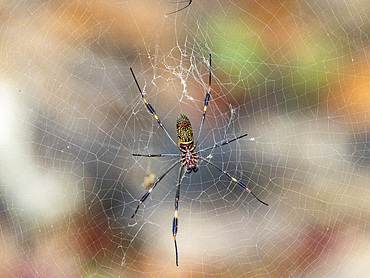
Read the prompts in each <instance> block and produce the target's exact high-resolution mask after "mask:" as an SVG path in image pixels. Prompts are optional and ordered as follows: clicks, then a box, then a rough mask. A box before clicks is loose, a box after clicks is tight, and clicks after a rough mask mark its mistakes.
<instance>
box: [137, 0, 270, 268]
mask: <svg viewBox="0 0 370 278" xmlns="http://www.w3.org/2000/svg"><path fill="white" fill-rule="evenodd" d="M190 3H191V1H189V4H188V6H189V5H190ZM130 70H131V73H132V76H133V77H134V80H135V83H136V85H137V87H138V89H139V91H140V94H141V99H142V100H143V102H144V104H145V106H146V108H147V109H148V111H149V113H150V114H152V115H153V117H154V119H155V120H156V121H157V123H158V125H159V126H160V127H161V128H162V129H163V131H164V132H165V133H166V134H167V136H168V138H169V139H170V140H171V141H172V142H173V143H174V144H175V145H177V146H178V148H179V150H180V152H181V154H180V155H179V154H163V153H161V154H132V155H133V156H145V157H164V156H167V157H179V156H180V157H181V158H180V159H178V160H177V161H176V162H175V163H173V164H172V165H171V166H170V168H168V169H167V171H166V172H164V173H163V174H162V175H161V176H159V177H158V178H157V180H156V181H155V182H154V184H153V186H152V187H151V188H150V189H149V190H148V191H147V192H146V193H145V194H144V195H143V197H141V199H140V201H139V204H138V206H137V207H136V210H135V212H134V214H133V215H132V217H134V216H135V214H136V212H137V211H138V209H139V207H140V205H141V204H142V203H143V202H144V201H145V200H146V199H147V198H148V196H149V195H150V193H151V192H152V191H153V189H154V188H155V187H156V186H157V184H158V183H159V182H160V181H161V180H162V179H163V178H164V177H165V176H166V175H167V174H168V173H169V172H170V171H171V170H172V169H173V168H175V166H176V165H177V164H179V163H180V171H179V175H178V182H177V190H176V197H175V215H174V217H173V222H172V234H173V239H174V241H175V252H176V265H178V254H177V243H176V236H177V229H178V223H179V221H178V216H177V215H178V209H179V198H180V184H181V180H182V177H183V170H184V168H185V167H186V172H187V173H190V172H192V171H193V172H196V171H198V162H199V160H203V161H204V162H206V163H207V164H209V165H212V166H213V167H214V168H216V169H217V170H218V171H220V172H221V173H222V174H224V175H226V176H228V177H229V178H230V179H231V180H232V181H233V182H235V183H236V184H238V185H239V186H240V187H241V188H243V189H244V190H245V191H247V192H248V193H250V194H251V195H252V196H253V197H254V198H256V199H257V200H258V201H259V202H260V203H262V204H264V205H266V206H267V203H265V202H263V201H262V200H260V199H259V198H258V197H257V196H256V195H255V194H254V193H253V192H252V191H251V190H250V189H249V188H248V187H247V186H246V185H245V184H244V183H242V182H241V181H239V180H237V179H236V178H234V177H233V176H231V175H230V174H229V173H228V172H226V171H225V170H222V168H220V167H219V166H217V165H216V164H214V163H213V162H212V161H210V160H209V159H207V158H206V157H203V156H201V155H200V154H201V153H202V152H205V151H208V150H212V149H214V148H219V147H221V146H224V145H227V144H229V143H231V142H234V141H236V140H238V139H240V138H243V137H245V136H247V134H243V135H241V136H239V137H236V138H234V139H231V140H226V141H224V142H221V143H216V144H214V145H213V146H210V147H207V148H204V149H201V150H199V151H195V148H196V143H194V136H193V130H192V128H191V123H190V120H189V118H188V117H186V116H185V115H184V114H181V115H179V116H178V117H177V121H176V131H177V144H176V143H175V141H174V140H173V139H172V138H171V136H170V135H169V134H168V132H167V130H166V128H165V127H164V125H163V124H162V122H161V121H160V120H159V117H158V116H157V114H156V113H155V111H154V108H153V107H152V106H151V105H150V104H149V103H148V102H147V101H146V99H145V97H144V94H143V92H142V91H141V89H140V86H139V83H138V82H137V80H136V77H135V74H134V71H133V70H132V68H130ZM210 97H211V55H209V85H208V92H207V94H206V97H205V99H204V106H203V116H202V119H201V121H200V127H199V134H198V137H197V138H198V139H197V141H198V140H199V136H200V133H201V131H202V127H203V123H204V120H205V117H206V112H207V107H208V102H209V99H210Z"/></svg>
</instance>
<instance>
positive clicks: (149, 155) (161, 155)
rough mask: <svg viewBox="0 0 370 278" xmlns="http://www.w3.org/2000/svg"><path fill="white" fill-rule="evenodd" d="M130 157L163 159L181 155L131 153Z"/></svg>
mask: <svg viewBox="0 0 370 278" xmlns="http://www.w3.org/2000/svg"><path fill="white" fill-rule="evenodd" d="M132 156H145V157H164V156H181V154H175V153H160V154H140V153H133V154H132Z"/></svg>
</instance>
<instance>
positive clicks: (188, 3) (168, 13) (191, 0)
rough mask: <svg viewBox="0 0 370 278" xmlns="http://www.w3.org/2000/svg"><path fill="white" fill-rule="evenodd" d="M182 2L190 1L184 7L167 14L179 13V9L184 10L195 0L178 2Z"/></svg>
mask: <svg viewBox="0 0 370 278" xmlns="http://www.w3.org/2000/svg"><path fill="white" fill-rule="evenodd" d="M182 2H188V3H187V4H186V6H184V7H182V8H181V9H178V10H176V11H173V12H170V13H168V14H167V15H169V14H174V13H177V12H179V11H182V10H184V9H186V8H187V7H189V6H190V4H191V2H193V0H189V1H180V2H178V3H182Z"/></svg>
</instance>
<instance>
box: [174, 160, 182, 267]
mask: <svg viewBox="0 0 370 278" xmlns="http://www.w3.org/2000/svg"><path fill="white" fill-rule="evenodd" d="M183 170H184V165H181V167H180V170H179V180H178V183H177V189H176V197H175V215H174V217H173V222H172V233H173V240H174V242H175V252H176V265H177V266H179V255H178V253H177V243H176V236H177V228H178V224H179V221H178V217H177V214H178V211H179V198H180V183H181V179H182V175H183Z"/></svg>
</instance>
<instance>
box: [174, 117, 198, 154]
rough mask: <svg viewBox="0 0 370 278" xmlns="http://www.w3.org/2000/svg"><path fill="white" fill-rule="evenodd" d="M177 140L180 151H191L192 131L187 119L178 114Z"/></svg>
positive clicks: (192, 143) (192, 142)
mask: <svg viewBox="0 0 370 278" xmlns="http://www.w3.org/2000/svg"><path fill="white" fill-rule="evenodd" d="M176 130H177V140H178V147H179V149H180V151H186V150H189V149H193V146H194V136H193V129H192V128H191V123H190V120H189V118H188V117H186V116H185V115H184V114H180V115H179V116H178V117H177V121H176Z"/></svg>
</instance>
